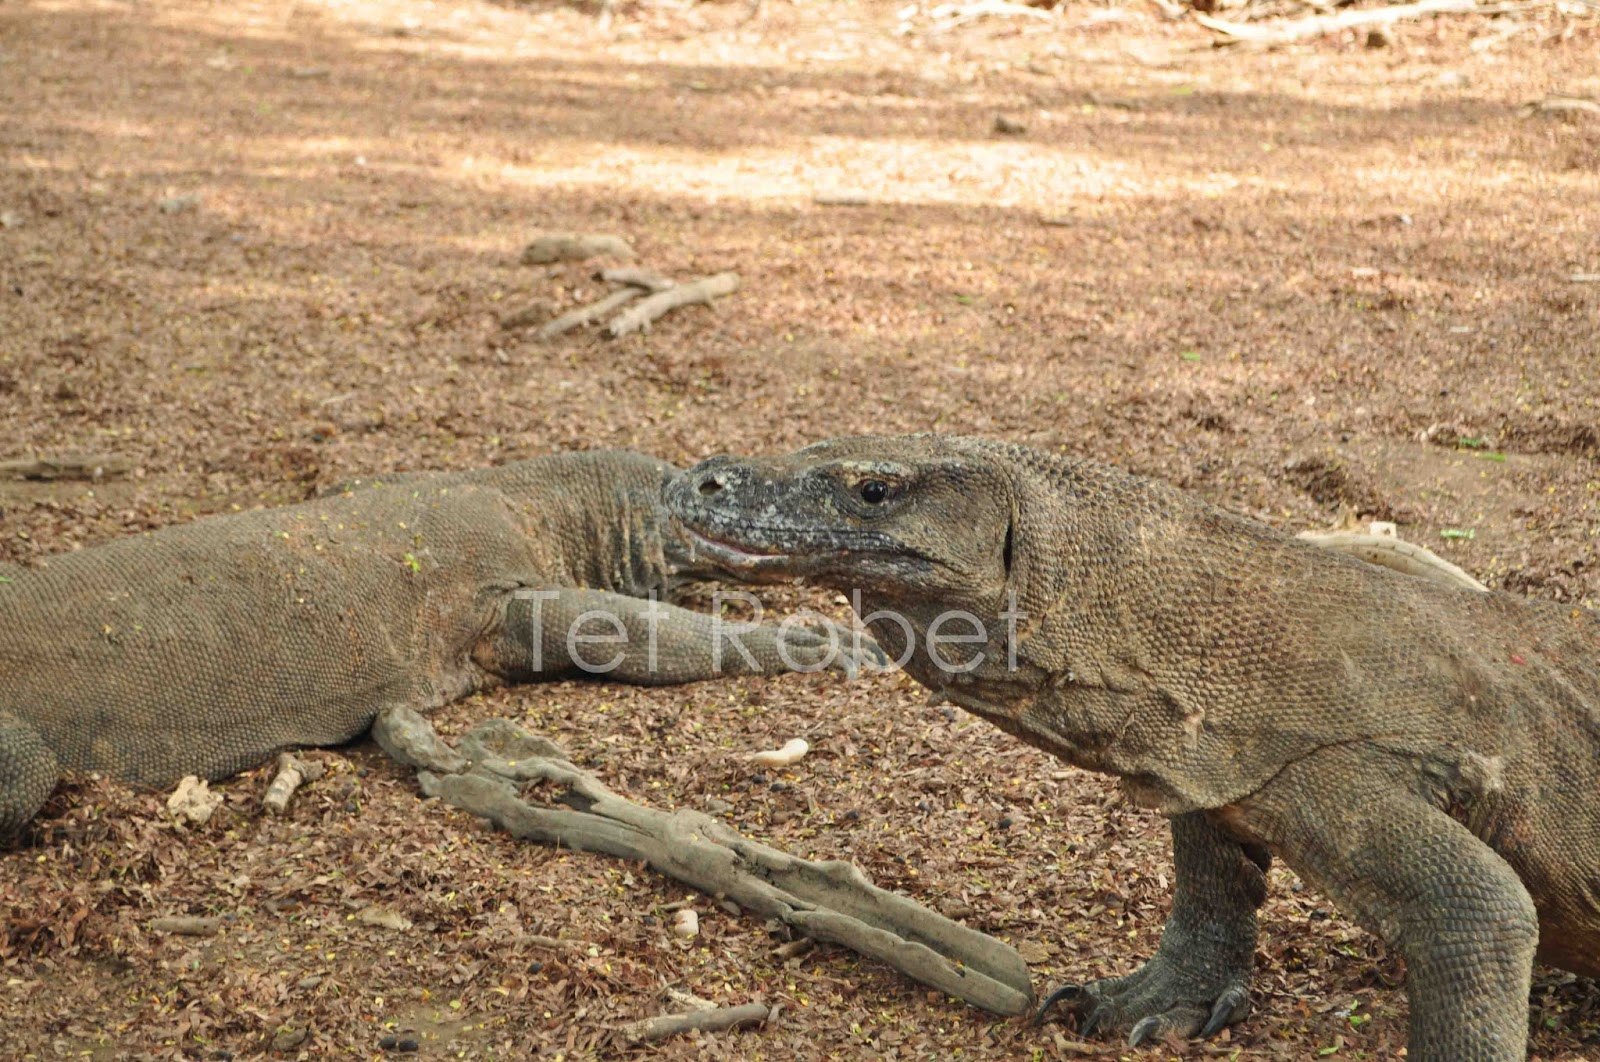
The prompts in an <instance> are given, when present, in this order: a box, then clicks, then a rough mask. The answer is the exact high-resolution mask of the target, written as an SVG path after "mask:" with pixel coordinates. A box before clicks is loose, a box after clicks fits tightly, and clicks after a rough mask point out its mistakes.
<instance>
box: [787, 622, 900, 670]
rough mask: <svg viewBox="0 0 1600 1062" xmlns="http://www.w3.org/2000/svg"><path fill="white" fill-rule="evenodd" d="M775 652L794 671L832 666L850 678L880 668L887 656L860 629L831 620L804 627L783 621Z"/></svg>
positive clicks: (885, 661) (883, 667)
mask: <svg viewBox="0 0 1600 1062" xmlns="http://www.w3.org/2000/svg"><path fill="white" fill-rule="evenodd" d="M778 655H779V657H780V658H781V659H782V660H783V662H784V664H786V665H787V666H789V667H790V668H792V669H794V670H795V671H820V670H822V669H823V668H832V669H833V670H835V671H843V672H844V673H845V674H846V675H847V676H849V677H850V678H855V677H857V676H858V675H860V674H861V672H862V670H863V669H865V670H867V671H882V670H885V669H886V668H888V666H889V656H888V654H887V653H885V652H884V651H883V649H882V648H880V647H879V645H878V643H877V642H875V641H873V640H872V636H871V635H869V634H867V633H866V632H864V631H858V630H854V629H852V628H850V627H846V626H844V625H843V624H839V623H834V622H833V621H832V620H821V621H813V622H812V623H809V624H807V625H805V626H798V625H795V624H789V623H785V624H782V625H781V626H780V627H779V628H778Z"/></svg>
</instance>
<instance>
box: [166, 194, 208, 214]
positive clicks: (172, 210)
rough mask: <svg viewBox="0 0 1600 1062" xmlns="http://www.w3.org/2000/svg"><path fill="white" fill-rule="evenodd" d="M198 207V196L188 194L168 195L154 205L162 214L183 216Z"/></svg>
mask: <svg viewBox="0 0 1600 1062" xmlns="http://www.w3.org/2000/svg"><path fill="white" fill-rule="evenodd" d="M199 205H200V195H199V193H197V192H190V193H189V194H188V195H169V196H167V197H166V198H165V199H163V200H161V201H160V202H159V203H157V204H156V206H157V207H158V208H160V210H161V212H162V213H163V214H183V213H187V212H188V211H190V210H193V209H194V208H195V207H197V206H199Z"/></svg>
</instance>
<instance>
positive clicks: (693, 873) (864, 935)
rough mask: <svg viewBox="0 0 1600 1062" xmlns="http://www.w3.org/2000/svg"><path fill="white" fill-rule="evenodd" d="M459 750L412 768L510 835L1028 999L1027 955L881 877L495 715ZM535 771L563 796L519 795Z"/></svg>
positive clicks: (966, 983)
mask: <svg viewBox="0 0 1600 1062" xmlns="http://www.w3.org/2000/svg"><path fill="white" fill-rule="evenodd" d="M403 751H404V750H402V752H403ZM461 752H463V753H464V754H465V755H466V757H467V759H468V760H470V761H471V762H472V763H473V767H472V769H471V770H469V771H467V772H465V773H461V774H436V773H434V772H431V771H420V772H418V775H417V777H418V779H419V781H420V782H421V784H422V790H423V792H425V793H427V794H428V795H429V796H433V797H439V798H440V799H442V800H444V801H445V802H446V803H448V804H450V805H452V806H454V807H457V808H460V809H462V810H463V811H467V812H470V813H472V814H474V815H479V816H482V817H483V818H486V819H488V820H489V821H491V822H493V823H494V824H495V825H496V826H499V827H500V828H501V829H503V830H505V831H507V832H508V833H510V834H511V835H512V836H514V837H517V838H519V839H522V840H529V841H539V842H542V843H545V844H558V845H562V846H564V847H567V848H573V849H578V850H580V851H586V852H601V853H605V854H607V855H612V856H616V857H618V858H620V859H627V860H632V861H638V862H643V863H646V864H648V865H649V866H650V867H652V868H654V869H655V870H657V871H658V872H660V873H662V874H665V875H667V876H668V877H670V878H673V879H675V880H677V881H681V882H683V883H684V884H686V885H688V886H690V887H692V888H695V889H698V890H700V891H701V892H704V893H706V894H708V895H711V896H715V897H718V898H719V899H727V900H731V901H733V902H734V903H735V904H737V905H738V906H739V907H741V908H742V909H744V910H746V911H749V912H751V913H753V914H754V915H756V916H757V917H759V918H763V919H772V920H775V921H778V922H781V923H782V924H783V925H785V926H787V927H789V928H790V929H792V930H794V931H795V932H797V933H799V934H801V935H803V936H806V937H810V938H812V939H814V940H820V941H827V942H829V943H834V944H840V945H843V946H844V947H847V948H850V949H851V950H852V951H856V952H858V953H860V954H862V955H866V956H868V957H870V958H875V959H879V960H881V961H883V962H886V963H888V964H889V965H891V966H893V967H894V968H895V969H897V970H899V971H901V972H902V973H904V974H906V975H907V976H909V977H911V978H913V979H915V980H917V981H919V982H921V983H922V984H925V985H929V986H931V987H934V988H937V989H940V990H941V991H944V992H948V993H949V994H950V995H953V996H955V997H957V998H959V999H963V1000H965V1001H967V1002H968V1003H971V1004H973V1005H974V1006H978V1007H982V1008H983V1009H985V1010H988V1011H992V1012H993V1013H996V1014H1004V1015H1015V1014H1021V1013H1023V1012H1024V1011H1025V1010H1027V1009H1028V1008H1029V1007H1030V1006H1031V1005H1032V1001H1033V988H1032V985H1031V983H1030V982H1029V979H1028V968H1027V964H1026V963H1024V962H1023V961H1022V957H1021V956H1020V955H1018V954H1017V952H1016V951H1015V949H1013V948H1011V947H1009V946H1008V945H1006V944H1003V943H1001V942H1000V941H998V940H995V939H994V938H993V937H989V936H986V935H985V934H983V933H979V932H977V931H976V930H972V929H968V928H967V927H966V926H963V925H961V924H960V923H958V922H952V921H951V920H950V919H948V918H945V917H944V916H942V915H939V914H935V913H934V912H932V911H929V910H928V909H926V908H924V907H922V906H921V905H919V904H917V903H914V902H912V901H911V900H909V899H907V898H906V897H904V896H900V895H897V894H895V893H892V892H887V891H885V890H883V889H880V888H878V887H877V886H875V885H873V884H872V882H871V881H869V880H868V879H867V878H866V876H865V875H863V874H862V873H861V871H860V870H858V869H857V868H856V867H855V866H854V865H853V864H851V863H846V862H842V861H828V862H812V861H809V860H804V859H799V858H796V857H795V856H791V855H789V854H787V853H785V852H782V851H779V850H778V849H775V848H769V847H767V846H766V845H762V844H758V843H756V842H754V841H750V840H747V839H745V838H744V837H742V836H740V835H739V834H738V833H736V832H735V831H733V830H732V829H730V828H728V827H727V826H725V825H724V824H722V823H721V822H719V821H717V820H716V819H713V818H711V817H709V816H707V815H703V814H701V813H699V812H696V811H691V810H687V809H683V810H678V811H674V812H663V811H657V810H655V809H654V808H648V807H643V806H641V805H638V804H635V803H633V802H632V801H629V800H626V799H624V798H622V797H619V796H617V795H616V794H615V793H613V792H612V791H611V790H609V789H607V788H606V787H605V785H603V784H602V783H601V782H600V780H599V779H597V778H596V777H595V776H594V775H592V774H590V773H589V772H587V771H584V770H581V769H580V768H578V767H575V766H574V765H573V764H572V763H571V762H570V761H568V760H567V758H566V754H565V753H564V752H562V751H561V749H560V748H559V747H557V746H556V745H554V744H552V743H551V742H549V741H546V740H545V739H543V738H540V737H537V736H535V735H533V734H530V733H528V732H527V731H525V730H522V729H521V728H519V727H517V726H516V725H515V724H513V723H510V722H508V721H506V720H503V719H496V720H490V721H488V722H485V723H482V724H480V725H479V726H477V727H475V728H473V730H472V731H470V732H469V733H468V734H467V736H466V737H465V738H464V739H463V740H462V742H461ZM533 781H547V782H552V783H554V784H556V785H558V786H561V787H563V788H564V789H565V790H566V792H565V793H564V794H563V795H562V796H561V797H560V798H559V802H560V804H561V805H562V806H560V807H543V806H535V805H532V804H529V803H528V802H526V801H525V800H523V799H522V797H521V796H520V795H519V794H518V786H519V785H520V784H521V783H525V782H533Z"/></svg>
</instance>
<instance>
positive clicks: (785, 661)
mask: <svg viewBox="0 0 1600 1062" xmlns="http://www.w3.org/2000/svg"><path fill="white" fill-rule="evenodd" d="M674 471H675V470H674V469H673V468H672V467H671V466H669V465H666V464H664V463H663V462H660V461H657V460H654V459H653V458H648V457H645V456H642V455H640V454H632V453H625V452H597V453H576V454H558V455H554V456H550V457H542V458H534V459H533V460H529V461H523V462H519V463H516V464H511V465H505V466H501V467H498V468H491V469H484V470H481V471H475V472H464V473H438V474H408V475H404V476H399V477H393V478H390V479H385V478H383V477H379V478H378V479H377V480H375V481H373V482H371V483H370V484H367V485H363V486H362V487H360V488H359V489H352V490H349V491H344V492H341V493H339V494H336V495H333V496H330V497H324V498H321V499H318V500H316V501H312V502H307V503H305V504H302V505H294V506H288V507H286V508H281V509H268V510H261V511H255V512H246V513H239V514H236V515H230V516H220V517H212V518H208V519H203V520H197V521H195V522H193V523H190V524H184V525H179V526H174V527H169V528H165V529H163V530H160V531H156V532H152V533H149V534H144V535H137V536H133V537H130V538H125V539H121V540H118V541H114V542H111V543H108V544H106V545H103V546H98V547H95V548H93V549H86V550H83V551H81V552H77V553H69V554H63V555H60V556H55V557H51V558H49V559H48V560H47V561H46V562H45V563H44V564H42V565H41V566H39V567H38V568H28V569H24V568H17V567H6V568H5V569H4V570H3V571H0V631H4V632H5V637H4V639H0V837H4V836H6V835H7V834H9V833H12V832H14V831H15V830H16V829H17V828H19V827H20V826H22V825H23V824H24V823H26V822H27V821H28V820H29V819H30V818H32V816H33V815H34V813H35V812H36V811H37V810H38V807H39V805H40V804H41V803H42V802H43V801H44V800H45V798H46V797H47V796H49V794H50V792H51V790H52V789H54V788H55V785H56V782H57V779H58V776H59V773H60V771H61V770H64V769H73V770H94V771H102V772H105V773H108V774H111V775H115V776H119V777H122V778H127V779H130V780H133V781H136V782H142V783H147V784H152V785H167V784H170V783H172V782H174V781H176V780H177V779H178V778H179V777H181V776H183V775H185V774H197V775H201V776H204V777H207V778H212V779H216V778H222V777H225V776H227V775H229V774H232V773H234V772H236V771H239V770H242V769H244V768H246V767H250V766H253V765H255V764H258V763H261V762H264V761H266V760H268V759H270V758H271V757H272V756H273V755H274V754H275V753H276V752H277V751H278V750H280V749H283V748H286V747H290V746H296V745H331V744H337V743H339V742H343V741H348V740H350V739H351V738H354V737H356V736H357V735H359V734H361V733H363V732H365V731H366V730H367V729H368V728H369V727H373V726H374V724H375V723H377V724H379V725H377V726H376V727H375V731H376V736H377V737H378V738H379V740H380V742H382V743H384V744H385V745H386V747H389V746H390V745H392V742H388V741H386V737H387V736H388V735H391V734H393V733H396V732H398V730H399V729H402V728H404V727H405V726H407V725H409V723H408V721H409V720H410V719H411V717H412V714H413V713H415V712H418V711H424V712H425V711H427V710H429V709H431V708H435V707H438V706H439V705H442V704H445V703H447V702H449V701H452V700H455V699H457V698H459V697H462V696H465V695H466V694H468V693H470V692H473V691H475V690H479V689H483V688H485V687H488V686H491V685H495V684H498V683H502V682H520V681H527V680H530V679H536V678H550V677H557V676H564V675H573V674H577V673H579V672H580V671H581V669H580V668H579V667H578V662H577V661H576V660H575V659H574V658H573V655H572V653H571V651H570V650H569V642H568V640H567V637H566V636H567V632H568V630H569V629H570V628H571V627H572V625H573V624H574V623H578V625H579V632H580V633H581V634H584V635H587V636H592V637H594V638H596V639H610V638H613V637H614V634H615V628H614V627H613V626H612V625H611V623H610V621H609V620H607V619H605V618H604V616H605V615H609V616H614V617H616V618H617V621H618V622H619V623H621V624H622V626H623V627H624V628H625V629H626V630H627V632H628V634H629V635H630V637H629V639H628V642H627V644H626V645H625V646H619V645H617V644H615V643H614V642H613V641H607V640H597V641H591V642H587V643H578V653H579V654H580V655H581V656H582V659H583V660H586V661H589V662H591V663H602V662H608V661H610V660H611V659H612V657H613V656H615V658H616V666H615V667H614V668H613V669H611V670H610V671H608V672H606V673H605V674H604V675H603V676H602V677H610V678H615V679H620V680H622V681H626V682H637V683H675V682H693V681H697V680H700V679H708V678H712V677H715V676H717V675H732V674H749V673H754V672H775V671H780V670H785V669H787V668H788V667H789V665H790V664H793V665H795V666H799V667H811V666H813V665H818V664H821V663H823V662H824V661H830V662H831V663H833V664H834V665H835V666H839V667H842V668H844V669H845V670H853V669H854V668H855V667H856V666H857V664H858V663H859V662H861V661H863V660H872V659H875V656H874V654H875V653H876V649H875V647H872V646H870V645H868V646H864V647H863V648H862V650H861V652H859V653H845V654H843V655H835V654H831V653H830V650H829V644H828V643H829V637H830V633H832V634H837V633H838V632H828V631H822V630H816V629H807V628H803V627H794V626H786V627H782V628H780V627H777V626H764V627H761V628H759V629H756V630H752V631H748V632H746V633H744V634H743V635H742V637H741V644H742V645H743V646H744V647H745V648H746V649H747V650H748V653H747V654H742V653H739V652H737V651H736V650H735V649H734V648H733V645H732V643H731V642H730V641H727V640H726V638H725V639H724V642H723V648H725V649H726V650H727V651H726V652H720V653H719V652H718V644H717V637H718V636H719V632H718V631H716V630H715V629H714V627H713V621H712V620H711V618H710V617H708V616H704V615H701V614H699V613H696V612H691V611H688V610H686V609H682V608H678V607H676V606H674V605H669V604H659V605H657V606H656V607H655V608H654V609H653V610H652V608H651V602H650V601H649V600H647V599H648V598H650V596H651V595H658V596H659V597H661V598H666V597H668V596H670V594H671V592H672V591H673V589H674V587H675V586H677V585H678V584H679V583H680V582H681V581H682V580H683V579H684V578H686V577H692V576H697V575H716V574H721V573H720V572H719V570H718V569H717V568H716V566H715V565H705V564H699V565H696V564H695V563H693V562H692V561H691V560H690V558H688V557H687V556H686V555H685V554H684V553H683V552H682V550H681V549H680V548H679V546H678V543H677V539H676V538H675V537H674V536H665V537H664V536H663V535H662V534H661V529H662V525H663V519H662V516H661V513H660V495H661V489H662V485H663V484H664V483H665V482H666V481H667V479H668V477H669V476H670V475H671V474H672V473H673V472H674ZM596 611H598V612H599V613H601V614H602V615H600V616H593V615H591V616H587V617H585V615H584V614H585V613H589V612H596ZM652 624H655V627H656V635H657V637H656V638H655V641H654V650H653V652H652V648H651V642H650V639H649V638H648V637H647V635H648V633H649V631H650V627H651V625H652ZM720 633H721V634H722V635H726V633H727V632H726V630H724V631H722V632H720ZM391 715H392V716H394V718H393V719H390V718H389V717H390V716H391ZM391 751H394V750H393V749H392V748H391ZM438 756H439V757H440V758H441V759H439V760H438V761H435V760H430V761H429V764H428V765H431V766H435V767H439V766H441V765H442V764H445V763H448V762H449V761H450V757H451V756H453V753H450V752H449V751H448V750H447V749H444V748H443V747H442V746H441V748H440V749H439V750H438Z"/></svg>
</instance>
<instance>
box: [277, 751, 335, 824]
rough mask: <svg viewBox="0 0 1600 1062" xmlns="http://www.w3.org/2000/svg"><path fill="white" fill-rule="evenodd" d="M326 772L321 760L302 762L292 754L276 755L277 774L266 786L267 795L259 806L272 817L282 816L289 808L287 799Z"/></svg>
mask: <svg viewBox="0 0 1600 1062" xmlns="http://www.w3.org/2000/svg"><path fill="white" fill-rule="evenodd" d="M327 770H328V768H327V766H326V765H325V764H324V763H322V761H321V760H302V759H301V758H300V757H299V756H296V755H295V754H294V753H292V752H280V753H278V773H277V775H276V776H274V777H273V779H272V784H271V785H269V786H267V795H266V796H264V797H262V798H261V806H262V807H264V808H266V809H267V810H268V811H270V812H271V813H272V814H274V815H282V814H283V813H284V811H285V810H286V809H287V808H288V807H289V799H290V798H291V797H293V796H294V794H295V790H297V789H299V788H300V786H301V785H303V784H304V783H306V782H315V781H316V780H317V779H318V778H321V777H322V776H323V775H324V774H326V773H327Z"/></svg>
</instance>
